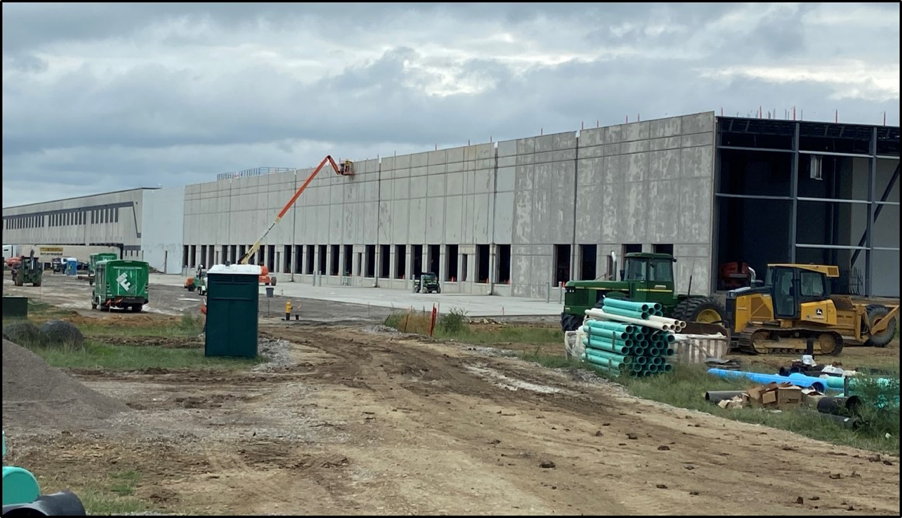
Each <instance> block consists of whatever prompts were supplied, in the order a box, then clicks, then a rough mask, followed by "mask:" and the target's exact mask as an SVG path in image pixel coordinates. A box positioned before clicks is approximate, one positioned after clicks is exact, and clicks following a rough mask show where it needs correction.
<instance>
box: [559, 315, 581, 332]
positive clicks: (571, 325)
mask: <svg viewBox="0 0 902 518" xmlns="http://www.w3.org/2000/svg"><path fill="white" fill-rule="evenodd" d="M581 325H582V322H580V321H579V319H578V318H577V317H576V315H571V314H570V313H561V331H563V332H565V333H566V332H567V331H576V330H577V329H579V326H581Z"/></svg>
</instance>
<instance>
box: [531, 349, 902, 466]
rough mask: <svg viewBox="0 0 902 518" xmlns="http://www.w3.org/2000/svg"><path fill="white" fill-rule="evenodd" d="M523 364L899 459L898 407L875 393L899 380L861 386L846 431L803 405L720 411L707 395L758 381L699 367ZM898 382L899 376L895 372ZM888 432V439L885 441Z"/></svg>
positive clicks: (546, 359)
mask: <svg viewBox="0 0 902 518" xmlns="http://www.w3.org/2000/svg"><path fill="white" fill-rule="evenodd" d="M522 358H523V359H524V360H527V361H532V362H535V363H538V364H540V365H543V366H545V367H549V368H569V369H583V370H587V371H591V372H594V373H595V374H597V375H598V376H599V377H602V378H605V379H609V380H612V381H615V382H616V383H618V384H620V385H622V386H623V387H624V388H625V389H626V390H627V392H629V393H630V394H632V395H634V396H636V397H640V398H643V399H650V400H653V401H658V402H660V403H666V404H669V405H673V406H676V407H680V408H688V409H693V410H699V411H702V412H706V413H709V414H713V415H716V416H720V417H724V418H727V419H733V420H736V421H743V422H747V423H754V424H761V425H765V426H770V427H773V428H779V429H782V430H789V431H791V432H795V433H798V434H800V435H804V436H806V437H810V438H812V439H818V440H822V441H826V442H830V443H833V444H839V445H845V446H852V447H856V448H862V449H865V450H871V451H879V452H885V453H892V454H895V455H899V434H900V427H899V418H900V414H899V407H898V406H895V407H885V408H876V407H875V406H874V402H875V401H878V400H879V399H878V398H877V396H876V394H877V393H881V394H887V393H889V394H893V390H895V392H894V394H896V395H898V394H899V388H898V382H896V385H895V387H885V386H881V387H877V384H876V383H874V384H873V387H875V388H871V387H872V385H871V384H867V383H862V384H861V385H860V387H861V388H859V389H858V390H857V394H858V395H859V397H861V398H862V400H863V403H864V404H863V405H862V407H863V409H862V411H861V419H862V421H864V423H865V424H864V426H862V428H860V429H858V430H849V429H847V428H844V427H842V426H841V425H839V424H837V423H835V422H833V421H830V420H828V419H826V418H824V417H822V415H823V414H820V413H819V412H817V411H816V410H815V409H812V408H809V407H805V406H803V407H801V408H799V409H796V410H792V411H784V412H779V413H774V412H771V411H769V410H767V409H761V408H742V409H723V408H720V407H719V406H717V405H714V404H712V403H709V402H708V401H706V400H705V392H706V391H713V390H746V389H748V388H751V387H753V386H755V385H757V384H756V383H750V382H748V381H744V380H739V379H725V378H717V377H714V376H711V375H709V374H708V373H707V369H706V368H705V367H703V366H695V365H693V366H685V365H678V366H675V368H674V370H673V372H672V373H669V374H662V375H658V376H652V377H645V378H629V377H612V376H611V375H610V374H608V373H607V372H605V371H603V370H601V369H597V368H595V367H594V366H592V365H590V364H587V363H584V362H576V361H572V360H570V361H568V360H566V359H565V358H562V357H559V356H548V355H542V354H541V353H540V352H538V351H537V352H535V353H527V354H524V355H523V356H522ZM897 379H898V374H897ZM886 434H889V438H887V437H886Z"/></svg>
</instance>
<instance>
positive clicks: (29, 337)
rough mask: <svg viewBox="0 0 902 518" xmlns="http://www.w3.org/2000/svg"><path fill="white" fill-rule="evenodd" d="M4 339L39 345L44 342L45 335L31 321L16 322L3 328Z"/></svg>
mask: <svg viewBox="0 0 902 518" xmlns="http://www.w3.org/2000/svg"><path fill="white" fill-rule="evenodd" d="M3 339H4V340H11V341H13V342H15V343H19V344H29V345H38V344H42V343H43V341H44V335H43V334H42V333H41V330H40V329H39V328H38V326H36V325H34V324H32V323H31V322H16V323H15V324H10V325H8V326H6V327H4V328H3Z"/></svg>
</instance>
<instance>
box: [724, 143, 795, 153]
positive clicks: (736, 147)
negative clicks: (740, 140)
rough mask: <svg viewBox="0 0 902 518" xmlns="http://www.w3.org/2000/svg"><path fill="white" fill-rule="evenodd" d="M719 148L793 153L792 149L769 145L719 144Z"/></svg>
mask: <svg viewBox="0 0 902 518" xmlns="http://www.w3.org/2000/svg"><path fill="white" fill-rule="evenodd" d="M717 149H732V150H733V151H760V152H762V153H792V150H791V149H775V148H769V147H742V146H722V145H718V146H717Z"/></svg>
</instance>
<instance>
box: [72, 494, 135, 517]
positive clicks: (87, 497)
mask: <svg viewBox="0 0 902 518" xmlns="http://www.w3.org/2000/svg"><path fill="white" fill-rule="evenodd" d="M77 494H78V498H80V499H81V503H82V504H83V505H84V506H85V511H86V512H87V513H88V516H122V515H125V514H134V513H141V512H145V511H147V506H146V505H145V504H144V503H143V502H141V501H140V500H138V499H136V498H134V497H121V496H116V495H110V494H108V493H104V492H100V491H91V490H86V491H83V492H79V493H77Z"/></svg>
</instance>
